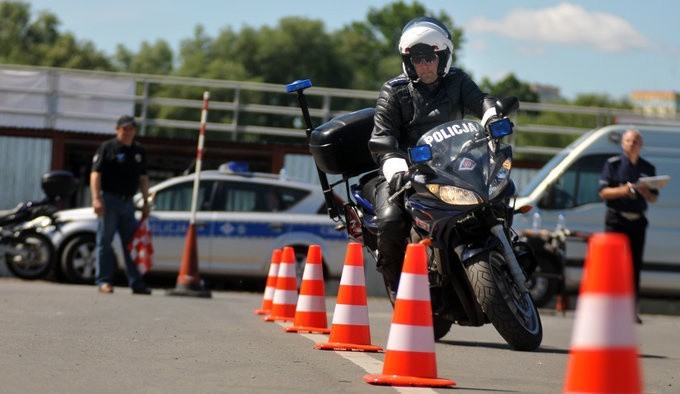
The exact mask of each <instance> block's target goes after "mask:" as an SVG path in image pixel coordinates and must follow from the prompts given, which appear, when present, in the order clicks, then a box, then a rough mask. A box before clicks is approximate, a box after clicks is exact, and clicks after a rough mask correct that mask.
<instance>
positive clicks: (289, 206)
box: [51, 166, 348, 283]
mask: <svg viewBox="0 0 680 394" xmlns="http://www.w3.org/2000/svg"><path fill="white" fill-rule="evenodd" d="M194 181H195V175H194V174H191V175H186V176H179V177H174V178H170V179H168V180H166V181H164V182H162V183H159V184H157V185H155V186H153V187H151V188H150V190H149V191H150V199H151V207H152V210H151V214H150V217H149V225H150V228H151V231H152V238H153V247H154V254H153V267H152V268H151V271H150V272H151V273H154V272H155V273H178V272H179V268H180V266H181V262H182V254H183V251H184V244H185V239H186V234H187V228H188V225H189V220H190V217H191V207H192V195H193V189H194ZM134 201H135V204H137V206H141V195H140V194H138V195H137V196H135V199H134ZM196 207H197V208H196V222H195V226H196V244H197V249H198V260H199V261H198V269H199V273H200V274H210V275H213V274H214V275H228V276H238V277H263V278H266V276H267V274H268V271H269V264H270V259H271V255H272V251H273V250H274V249H279V248H283V247H284V246H291V247H293V248H294V250H295V255H296V260H297V261H296V267H297V274H298V277H299V278H300V277H301V274H302V272H303V269H304V260H305V258H306V253H307V248H308V246H309V245H319V246H320V247H321V251H322V257H323V267H324V278H326V279H329V278H339V277H340V275H341V273H342V265H343V262H344V254H345V252H346V247H347V241H348V238H347V236H346V234H345V232H344V231H339V230H337V229H336V226H337V224H338V223H336V222H333V221H332V220H331V219H330V218H329V217H328V215H327V214H326V208H325V204H324V199H323V193H322V191H321V188H320V187H319V186H318V185H313V184H309V183H304V182H296V181H292V180H288V179H285V178H282V177H280V176H276V175H273V174H263V173H252V172H248V171H243V169H242V168H241V169H240V170H239V168H238V166H236V169H234V166H222V167H220V169H219V170H210V171H201V173H200V182H199V187H198V198H197V203H196ZM59 219H60V220H61V221H62V222H63V223H64V224H63V225H62V226H61V228H60V230H59V231H58V232H54V233H53V234H51V238H52V241H53V243H54V245H55V249H56V250H57V256H58V267H57V269H58V271H59V273H60V274H61V276H62V277H63V278H64V279H65V280H67V281H69V282H73V283H93V282H94V278H95V235H96V232H97V220H96V216H95V215H94V212H93V211H92V208H90V207H88V208H80V209H71V210H64V211H60V212H59ZM114 250H115V253H116V255H117V260H118V266H119V268H120V269H121V270H122V269H123V267H124V263H123V258H122V256H123V255H122V246H121V242H120V238H118V236H116V239H115V240H114Z"/></svg>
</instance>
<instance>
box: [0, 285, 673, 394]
mask: <svg viewBox="0 0 680 394" xmlns="http://www.w3.org/2000/svg"><path fill="white" fill-rule="evenodd" d="M334 301H335V300H334V297H331V296H327V297H326V308H327V311H328V322H329V326H330V324H331V322H332V315H333V312H334ZM261 302H262V294H260V293H257V292H244V291H229V290H220V291H212V298H210V299H204V298H191V297H173V296H168V295H167V294H166V291H165V289H161V288H155V289H154V293H153V294H152V295H151V296H144V295H133V294H131V292H130V290H129V289H128V288H125V287H116V289H115V292H114V293H113V294H99V293H97V291H96V288H95V287H94V286H83V285H67V284H59V283H54V282H49V281H23V280H19V279H15V278H0V308H1V309H0V310H2V313H0V327H1V329H0V371H2V372H1V373H0V392H2V393H22V394H23V393H76V394H79V393H91V392H98V393H120V392H125V393H186V392H196V393H269V392H277V393H319V392H324V393H326V394H332V393H370V392H429V393H432V392H447V391H450V390H448V389H415V388H388V387H383V386H372V385H369V384H367V383H365V382H364V381H363V376H364V375H365V374H367V373H380V372H382V366H383V361H384V357H385V353H362V352H335V351H322V350H316V349H314V347H313V345H314V343H315V342H325V341H327V339H328V337H327V336H326V335H321V334H295V333H285V332H284V331H283V328H282V327H283V326H285V325H287V324H289V323H280V322H279V323H268V322H263V321H262V319H261V316H257V315H254V314H253V310H255V309H258V308H259V307H260V306H261ZM368 309H369V315H370V331H371V341H372V344H375V345H377V346H381V347H384V346H385V344H386V340H387V335H388V333H389V329H390V324H391V319H392V309H391V306H390V305H389V303H388V301H387V300H386V298H384V297H369V298H368ZM573 316H574V315H573V312H567V313H565V314H562V313H555V311H552V310H547V309H546V310H542V311H541V318H542V320H543V326H544V338H543V343H542V345H541V348H540V349H538V350H537V351H535V352H517V351H513V350H511V349H510V348H509V347H508V345H507V344H506V343H505V342H504V341H503V340H502V338H501V337H500V336H499V335H498V334H497V333H496V331H495V330H494V329H493V327H492V326H491V325H486V326H484V327H458V326H454V328H453V329H452V331H451V332H450V333H449V334H448V335H446V336H445V337H444V338H443V340H442V341H441V342H438V343H436V353H437V370H438V375H439V376H440V377H443V378H447V379H452V380H454V381H455V382H456V386H455V391H456V392H460V393H475V394H476V393H487V392H488V393H501V392H502V393H560V392H561V391H562V385H563V382H564V379H565V366H566V364H567V360H568V355H569V346H570V337H571V326H572V323H573ZM642 317H643V320H644V324H642V325H640V326H638V325H636V326H635V330H636V333H637V338H638V341H639V343H640V346H639V360H640V371H639V373H640V375H641V376H642V379H643V382H644V387H645V392H646V393H678V392H680V381H678V380H679V379H680V345H678V344H680V317H677V316H666V315H655V314H643V315H642Z"/></svg>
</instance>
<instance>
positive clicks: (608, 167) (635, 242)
mask: <svg viewBox="0 0 680 394" xmlns="http://www.w3.org/2000/svg"><path fill="white" fill-rule="evenodd" d="M621 148H623V153H622V154H621V155H619V156H614V157H612V158H610V159H609V160H607V162H606V163H605V165H604V168H603V169H602V176H601V178H600V184H599V185H600V197H601V198H602V199H603V200H605V201H606V204H607V213H606V215H605V231H608V232H616V233H623V234H626V235H627V236H628V239H629V240H630V248H631V254H632V258H633V275H634V279H635V283H634V285H635V297H636V301H637V300H638V299H639V296H640V270H641V269H642V255H643V252H644V246H645V234H646V231H647V224H648V222H647V218H646V217H645V211H646V210H647V202H648V201H649V202H652V203H653V202H656V199H657V197H658V195H659V191H658V190H657V189H649V188H647V187H645V186H638V185H636V183H637V181H638V179H640V177H647V176H655V175H656V169H655V168H654V166H653V165H652V164H651V163H650V162H648V161H647V160H645V159H643V158H642V157H640V148H642V136H641V135H640V133H639V132H638V131H637V130H633V129H629V130H626V132H625V133H624V134H623V137H622V138H621ZM637 322H638V323H642V320H641V319H640V317H639V316H637Z"/></svg>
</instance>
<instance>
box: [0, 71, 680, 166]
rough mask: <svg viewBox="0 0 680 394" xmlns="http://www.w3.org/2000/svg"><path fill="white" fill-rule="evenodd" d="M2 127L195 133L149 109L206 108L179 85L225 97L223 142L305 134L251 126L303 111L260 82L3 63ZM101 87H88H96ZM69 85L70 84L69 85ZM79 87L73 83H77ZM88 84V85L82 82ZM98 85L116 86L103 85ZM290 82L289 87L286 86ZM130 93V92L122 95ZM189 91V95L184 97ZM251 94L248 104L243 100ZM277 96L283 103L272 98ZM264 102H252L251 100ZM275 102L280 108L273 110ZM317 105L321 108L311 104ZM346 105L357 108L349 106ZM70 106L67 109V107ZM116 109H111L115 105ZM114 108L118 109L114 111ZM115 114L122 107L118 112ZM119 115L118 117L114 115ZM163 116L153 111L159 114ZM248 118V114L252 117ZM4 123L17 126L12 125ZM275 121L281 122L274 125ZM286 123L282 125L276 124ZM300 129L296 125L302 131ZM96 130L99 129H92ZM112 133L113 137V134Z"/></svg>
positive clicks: (342, 93)
mask: <svg viewBox="0 0 680 394" xmlns="http://www.w3.org/2000/svg"><path fill="white" fill-rule="evenodd" d="M3 73H4V75H6V77H5V78H4V79H2V78H0V126H16V127H33V128H35V127H36V124H37V125H38V126H37V127H38V128H44V129H51V130H60V129H64V126H60V121H62V124H66V125H70V126H67V127H70V129H68V130H70V131H73V130H76V131H77V130H83V131H85V130H86V128H87V126H82V125H80V126H78V127H74V126H72V124H73V122H70V123H68V122H63V121H64V120H66V119H70V120H73V121H82V122H86V124H87V122H91V123H92V124H93V127H92V129H94V128H96V126H94V125H95V124H96V125H101V124H104V125H106V127H107V128H108V129H107V130H110V128H111V126H110V125H111V124H113V121H114V119H115V117H116V116H117V114H120V111H119V110H118V112H111V110H109V111H108V112H107V109H108V108H110V107H111V106H112V103H117V104H119V105H120V104H122V105H123V108H126V106H127V107H128V108H131V111H134V115H135V116H136V117H137V118H138V119H139V120H140V123H141V125H140V134H141V135H145V134H146V133H147V132H148V130H149V129H150V128H154V129H156V130H161V131H162V130H163V129H175V130H176V129H183V130H197V121H196V120H192V119H182V118H169V117H159V116H153V115H152V112H154V111H151V110H150V108H156V109H158V108H180V109H196V111H195V112H196V113H198V112H199V109H200V108H201V106H202V97H201V96H200V95H197V97H195V98H194V99H191V98H187V97H186V96H185V95H184V94H182V95H181V97H180V96H178V97H161V96H159V95H158V93H157V92H158V91H159V88H160V87H168V86H175V87H176V89H178V90H179V91H181V89H183V88H186V89H194V90H201V91H202V90H208V91H216V90H219V91H221V92H223V94H222V95H221V96H222V97H221V99H219V100H211V102H210V111H211V112H212V111H222V112H224V113H227V114H228V115H229V116H226V117H225V119H228V121H225V122H220V123H216V122H210V121H209V122H208V123H207V130H210V131H211V132H218V133H225V134H226V135H227V136H226V137H225V138H226V139H231V140H234V141H236V140H242V139H240V136H242V135H245V134H251V135H264V136H282V137H287V138H303V137H304V133H300V129H301V128H302V124H301V122H299V121H298V122H297V123H294V124H293V125H292V126H294V127H276V126H271V125H266V124H253V123H250V124H249V123H248V121H247V119H248V118H249V117H250V118H252V115H267V116H268V117H270V118H271V117H277V116H278V117H282V118H283V119H286V121H287V123H291V122H290V119H291V118H296V117H297V118H299V116H300V110H299V109H298V108H297V106H296V101H295V99H294V98H293V97H292V96H291V97H290V99H289V100H286V99H280V97H281V96H283V95H285V86H284V85H283V84H271V83H258V82H246V81H228V80H217V79H201V78H184V77H173V76H161V75H146V74H126V73H113V72H101V71H84V70H72V69H60V68H49V67H31V66H14V65H0V75H2V74H3ZM31 73H32V74H34V75H36V76H42V79H41V80H42V81H43V82H42V84H41V85H35V84H33V85H30V84H24V85H16V84H13V82H12V81H15V80H16V78H13V77H12V76H13V75H23V76H24V77H25V76H26V75H27V74H31ZM93 80H94V81H97V83H94V84H91V83H89V82H91V81H93ZM64 81H69V83H68V84H66V83H65V82H64ZM73 81H75V82H73ZM78 81H86V82H88V83H79V82H78ZM101 81H110V82H112V83H109V84H106V85H102V83H101ZM288 82H292V81H288ZM106 86H116V87H119V86H126V87H130V86H131V87H132V88H126V89H122V90H121V89H118V90H116V89H113V88H106ZM121 92H128V93H121ZM184 93H186V92H184ZM306 94H307V96H308V97H310V106H311V108H310V115H311V116H312V117H313V118H314V120H315V121H317V122H319V123H321V122H324V121H326V120H329V119H330V118H332V117H334V116H336V115H339V114H342V113H346V112H349V111H351V110H354V109H359V108H364V107H369V106H373V105H374V104H375V99H376V97H377V92H376V91H365V90H348V89H334V88H323V87H312V88H310V89H307V90H306ZM245 95H247V96H248V98H249V100H248V101H247V102H246V100H244V99H243V97H244V96H245ZM22 96H24V97H29V96H30V97H31V98H32V99H33V101H34V102H37V103H38V104H34V105H33V107H31V106H26V105H25V104H24V103H23V102H22V100H18V99H17V97H22ZM272 97H279V99H276V100H273V99H272ZM254 98H255V99H257V100H259V102H253V99H254ZM272 102H274V103H275V104H272ZM281 103H284V105H281ZM314 103H316V105H315V104H314ZM348 103H350V105H352V106H354V107H353V108H347V105H348ZM69 104H70V106H69ZM110 104H111V105H110ZM84 106H90V107H92V106H94V108H95V109H89V110H84V109H83V107H84ZM114 107H115V106H114ZM115 110H117V109H115ZM115 110H114V111H115ZM520 111H534V112H554V113H565V114H579V115H589V116H591V117H593V118H594V119H595V124H594V125H593V127H592V128H595V127H600V126H604V125H607V124H611V123H614V122H617V121H618V120H619V119H626V120H630V119H633V120H635V121H644V122H649V121H654V122H656V121H667V122H678V118H677V117H674V118H650V117H649V116H643V115H642V114H640V113H638V112H634V111H628V110H620V109H612V108H600V107H579V106H572V105H559V104H546V103H527V102H523V103H522V106H521V109H520ZM158 112H159V111H155V113H158ZM249 115H250V116H249ZM7 119H10V120H12V122H14V123H12V122H10V123H7ZM22 119H23V120H24V121H25V120H27V119H32V123H30V124H25V125H21V124H17V123H16V122H17V121H21V120H22ZM275 123H277V122H275ZM278 123H282V122H278ZM298 126H299V127H298ZM588 130H589V129H586V128H579V127H571V126H569V125H561V126H552V125H540V124H521V123H520V124H517V126H516V134H517V135H519V134H522V133H549V134H558V135H569V136H578V135H580V134H583V133H584V132H586V131H588ZM87 131H93V132H96V130H87ZM111 131H112V130H110V131H109V132H111ZM510 142H511V143H512V144H513V145H514V149H515V152H517V153H519V154H522V153H526V154H531V155H544V156H552V155H553V154H555V153H556V152H557V151H559V150H560V149H561V147H548V146H533V145H529V144H523V145H520V143H519V142H518V141H517V140H514V139H513V140H511V141H510Z"/></svg>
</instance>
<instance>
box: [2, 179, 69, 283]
mask: <svg viewBox="0 0 680 394" xmlns="http://www.w3.org/2000/svg"><path fill="white" fill-rule="evenodd" d="M41 186H42V189H43V192H45V198H43V199H42V200H39V201H26V202H21V203H19V205H17V206H16V208H14V209H13V210H11V211H9V212H7V213H5V214H4V215H2V216H0V255H2V256H4V257H5V264H6V265H7V268H8V269H9V270H10V271H11V272H12V273H13V274H14V275H16V276H17V277H19V278H22V279H38V278H42V277H45V276H46V275H47V274H49V273H50V272H51V271H52V269H53V267H54V263H55V250H54V245H52V241H51V240H50V238H48V237H47V236H46V235H45V234H46V233H48V232H50V231H54V230H55V229H58V226H59V222H58V220H57V219H56V217H55V214H56V212H57V206H56V204H57V203H58V202H59V201H61V200H63V199H65V198H67V197H69V196H70V195H71V194H73V192H74V191H75V190H76V187H77V180H76V178H75V177H74V176H73V174H71V173H70V172H68V171H51V172H48V173H46V174H44V175H43V176H42V181H41Z"/></svg>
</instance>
